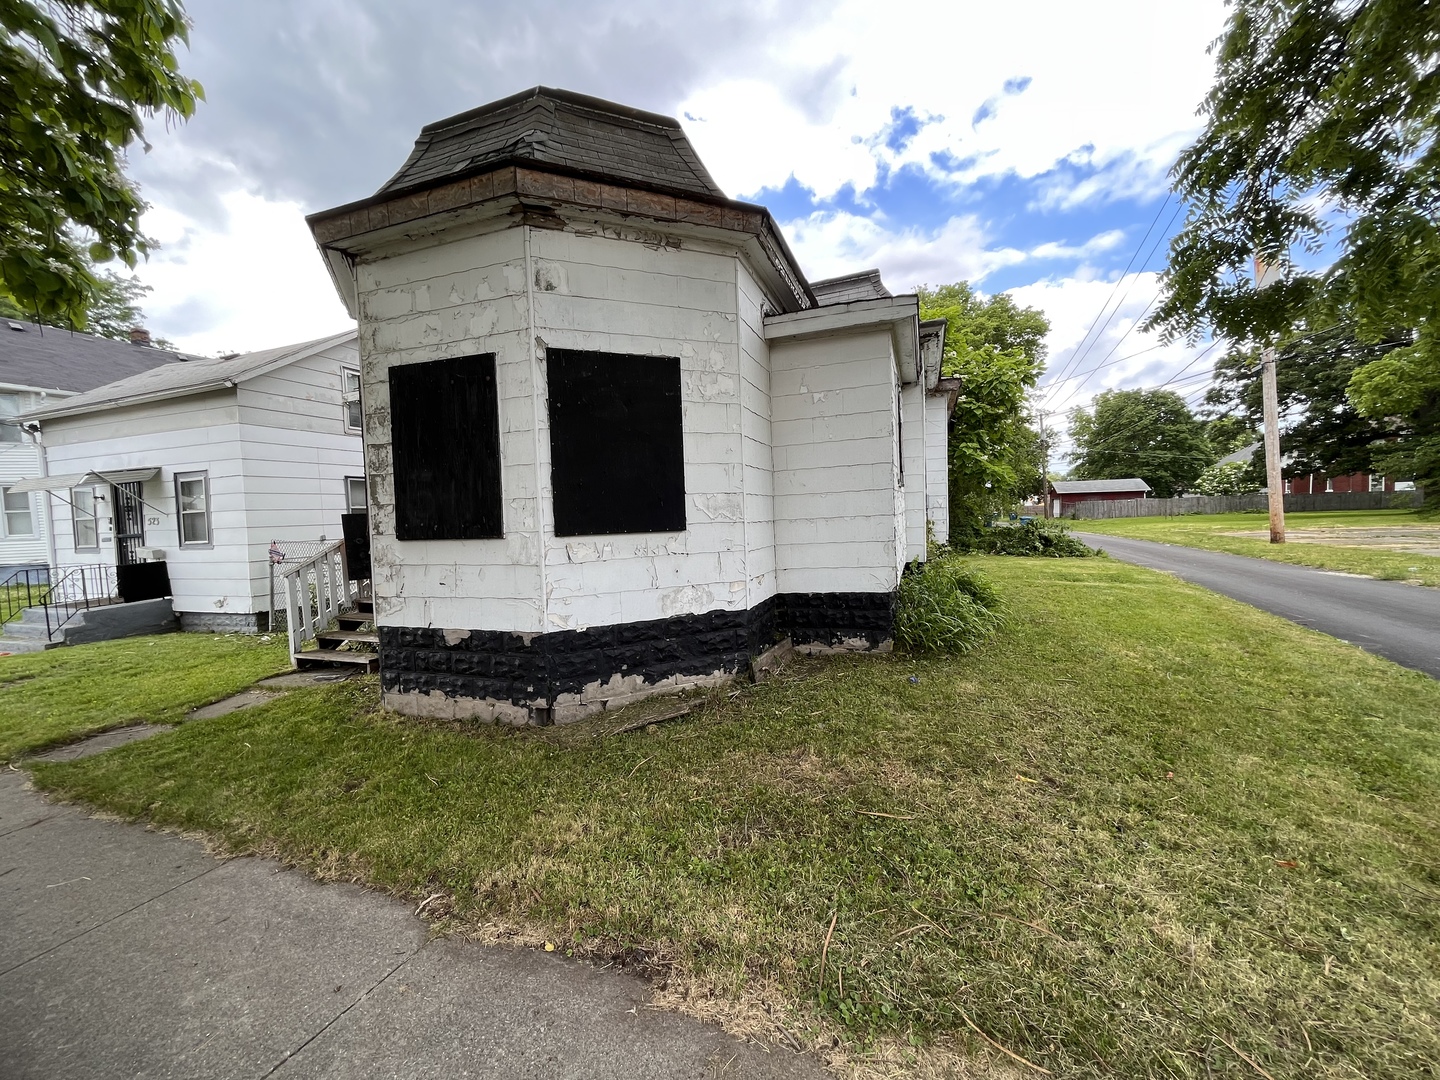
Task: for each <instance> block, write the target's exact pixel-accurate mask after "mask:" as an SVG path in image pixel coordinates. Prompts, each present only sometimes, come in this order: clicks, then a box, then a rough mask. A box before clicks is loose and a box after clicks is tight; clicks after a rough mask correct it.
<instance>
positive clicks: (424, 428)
mask: <svg viewBox="0 0 1440 1080" xmlns="http://www.w3.org/2000/svg"><path fill="white" fill-rule="evenodd" d="M390 439H391V453H392V455H393V457H392V460H393V463H394V470H395V535H396V537H397V538H398V539H401V540H476V539H484V538H494V537H499V536H501V535H503V517H502V504H501V499H500V413H499V408H498V404H497V398H496V392H495V354H494V353H485V354H483V355H480V356H459V357H455V358H454V359H450V360H431V361H429V362H427V363H423V364H402V365H399V366H397V367H392V368H391V369H390Z"/></svg>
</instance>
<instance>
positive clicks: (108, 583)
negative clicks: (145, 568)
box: [45, 563, 120, 641]
mask: <svg viewBox="0 0 1440 1080" xmlns="http://www.w3.org/2000/svg"><path fill="white" fill-rule="evenodd" d="M57 598H58V599H57ZM119 599H120V590H119V585H118V582H117V579H116V575H115V567H113V566H111V565H108V564H106V563H91V564H88V565H85V566H71V567H66V569H65V572H64V573H63V574H61V575H60V577H59V579H58V580H56V582H55V584H54V585H53V586H51V588H50V596H49V598H47V600H46V602H45V636H46V638H47V639H49V640H50V641H54V640H55V634H56V632H57V631H59V630H60V629H61V627H63V626H64V625H65V624H66V623H68V622H69V621H70V620H71V619H73V618H74V617H75V616H76V615H78V614H80V612H82V611H89V610H90V609H91V608H95V607H103V606H105V605H107V604H113V603H115V602H116V601H117V600H119Z"/></svg>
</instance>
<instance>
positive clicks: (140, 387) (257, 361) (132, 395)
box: [21, 330, 356, 420]
mask: <svg viewBox="0 0 1440 1080" xmlns="http://www.w3.org/2000/svg"><path fill="white" fill-rule="evenodd" d="M355 336H356V335H355V331H354V330H346V331H345V332H344V333H342V334H332V335H331V336H330V337H323V338H316V339H315V340H314V341H302V342H300V343H299V344H296V345H281V346H280V347H279V348H275V349H262V350H261V351H259V352H252V353H244V354H243V355H240V356H234V357H230V358H229V359H224V360H216V359H209V360H193V361H190V362H188V363H184V364H167V365H165V366H164V367H158V368H151V369H150V370H149V371H142V372H140V373H139V374H138V375H132V376H130V377H129V378H128V379H120V380H118V381H116V382H112V383H107V384H105V385H104V386H98V387H96V388H94V389H93V390H88V391H86V392H85V393H83V394H77V395H75V396H74V397H67V398H64V399H62V400H60V401H57V402H55V404H53V405H46V406H44V407H43V408H39V409H34V410H32V411H31V412H28V413H26V414H25V415H24V416H23V417H21V419H22V420H46V419H53V418H56V417H61V416H78V415H80V414H82V413H88V412H95V411H96V410H98V409H109V408H115V407H118V406H121V405H138V404H141V403H143V402H149V401H164V400H166V399H168V398H177V397H185V396H187V395H189V394H198V393H203V392H205V391H209V390H220V389H223V388H225V387H228V386H233V385H234V384H235V383H239V382H244V381H245V380H246V379H251V378H254V377H255V376H257V375H261V374H264V373H265V372H266V371H269V370H272V369H274V368H277V367H283V366H284V365H286V364H289V363H293V362H294V361H296V360H300V359H303V358H304V357H306V356H310V355H313V354H314V353H318V352H323V351H324V350H325V349H328V348H330V347H331V346H334V345H339V344H341V343H343V342H345V341H347V340H350V339H352V338H354V337H355Z"/></svg>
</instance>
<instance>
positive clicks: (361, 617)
mask: <svg viewBox="0 0 1440 1080" xmlns="http://www.w3.org/2000/svg"><path fill="white" fill-rule="evenodd" d="M336 621H338V622H339V623H340V625H341V626H369V625H370V624H371V623H373V622H374V621H375V614H374V612H367V613H364V614H362V613H360V612H355V611H347V612H346V613H345V614H343V615H341V616H339V617H338V618H337V620H336Z"/></svg>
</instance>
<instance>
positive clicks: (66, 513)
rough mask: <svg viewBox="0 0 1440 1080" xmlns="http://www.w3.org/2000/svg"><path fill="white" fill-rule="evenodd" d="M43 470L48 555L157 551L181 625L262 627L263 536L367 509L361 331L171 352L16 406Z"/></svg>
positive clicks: (72, 562) (130, 558) (33, 483)
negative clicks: (178, 358) (100, 381)
mask: <svg viewBox="0 0 1440 1080" xmlns="http://www.w3.org/2000/svg"><path fill="white" fill-rule="evenodd" d="M21 422H22V423H23V424H25V425H26V426H27V427H31V426H38V429H39V437H40V441H41V443H42V445H43V447H44V451H45V457H46V463H47V466H48V468H47V469H46V470H45V474H44V475H39V474H34V475H32V476H31V477H30V478H29V479H27V480H25V481H22V482H20V483H17V484H15V485H13V486H12V490H15V491H20V492H45V493H47V497H48V499H49V502H50V510H51V513H52V515H53V519H54V522H55V549H56V550H55V561H56V564H57V568H58V569H59V570H60V572H62V573H63V572H64V570H65V568H66V567H73V566H81V565H88V564H95V563H103V564H110V565H115V564H127V563H137V562H157V561H160V560H161V559H163V560H164V561H165V563H166V569H167V571H168V574H169V580H170V594H171V595H172V596H173V598H174V605H175V610H176V612H177V613H178V614H179V616H180V621H181V626H182V627H183V628H185V629H190V630H256V629H265V628H266V626H267V619H268V612H269V605H270V593H269V589H270V568H269V566H270V564H269V556H268V554H267V553H268V550H269V547H270V545H271V543H272V541H279V542H280V545H281V547H282V549H284V548H285V547H286V545H290V546H295V545H297V544H301V543H304V542H307V541H318V540H320V539H322V538H324V539H328V540H331V541H334V540H339V539H340V535H341V534H340V515H341V514H342V513H344V512H346V511H347V510H356V511H359V510H363V509H364V508H365V501H366V499H365V470H364V452H363V448H362V443H361V437H360V399H359V368H358V356H357V352H356V347H355V333H354V331H349V332H346V333H344V334H339V335H336V336H334V337H329V338H323V339H321V340H318V341H311V342H306V343H304V344H301V345H288V346H285V347H283V348H279V349H268V350H265V351H263V352H255V353H248V354H246V355H243V356H236V357H231V358H228V359H222V360H203V361H192V362H189V363H185V364H173V365H167V366H166V367H163V368H156V369H154V370H151V371H146V372H143V373H141V374H139V375H135V376H132V377H130V378H128V379H122V380H120V381H119V382H114V383H111V384H109V385H107V386H102V387H99V388H97V389H94V390H90V391H88V392H86V393H83V394H78V395H75V396H74V397H70V398H67V399H65V400H63V401H60V402H56V403H54V404H51V405H47V406H46V407H44V408H41V409H37V410H35V411H33V412H30V413H28V414H26V415H24V416H22V417H21Z"/></svg>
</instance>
